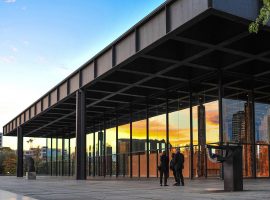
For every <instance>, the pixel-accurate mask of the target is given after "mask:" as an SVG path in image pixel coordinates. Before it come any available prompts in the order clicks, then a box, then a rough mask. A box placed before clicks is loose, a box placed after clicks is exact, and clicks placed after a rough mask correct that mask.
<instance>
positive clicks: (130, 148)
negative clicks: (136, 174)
mask: <svg viewBox="0 0 270 200" xmlns="http://www.w3.org/2000/svg"><path fill="white" fill-rule="evenodd" d="M132 118H133V116H132V105H131V106H130V118H129V134H130V137H129V165H130V166H129V171H130V173H129V174H130V178H132V176H133V175H132Z"/></svg>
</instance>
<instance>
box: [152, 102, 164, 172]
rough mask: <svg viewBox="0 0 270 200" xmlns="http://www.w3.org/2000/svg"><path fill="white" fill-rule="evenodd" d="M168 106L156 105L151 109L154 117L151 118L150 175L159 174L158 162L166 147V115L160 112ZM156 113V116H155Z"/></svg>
mask: <svg viewBox="0 0 270 200" xmlns="http://www.w3.org/2000/svg"><path fill="white" fill-rule="evenodd" d="M165 111H166V108H164V107H155V108H153V109H152V110H151V114H152V115H154V117H151V118H149V145H150V148H149V149H150V154H149V165H150V166H149V176H150V177H156V176H158V169H157V166H158V163H159V158H160V156H161V154H162V151H165V148H166V115H165V114H161V115H158V114H159V113H165ZM155 115H156V116H155Z"/></svg>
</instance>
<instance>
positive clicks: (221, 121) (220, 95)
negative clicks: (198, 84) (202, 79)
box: [218, 70, 224, 144]
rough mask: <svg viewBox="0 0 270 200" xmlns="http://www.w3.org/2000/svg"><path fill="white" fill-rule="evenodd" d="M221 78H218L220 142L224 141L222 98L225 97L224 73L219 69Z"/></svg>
mask: <svg viewBox="0 0 270 200" xmlns="http://www.w3.org/2000/svg"><path fill="white" fill-rule="evenodd" d="M218 78H219V80H218V118H219V142H220V143H221V144H222V143H223V109H222V106H223V104H222V103H223V102H222V98H223V95H224V94H223V93H224V91H223V81H222V79H223V75H222V71H221V70H219V76H218Z"/></svg>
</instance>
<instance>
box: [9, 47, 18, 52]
mask: <svg viewBox="0 0 270 200" xmlns="http://www.w3.org/2000/svg"><path fill="white" fill-rule="evenodd" d="M10 49H11V51H13V52H18V49H17V48H16V47H10Z"/></svg>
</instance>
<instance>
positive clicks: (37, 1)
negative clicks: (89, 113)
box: [0, 0, 164, 146]
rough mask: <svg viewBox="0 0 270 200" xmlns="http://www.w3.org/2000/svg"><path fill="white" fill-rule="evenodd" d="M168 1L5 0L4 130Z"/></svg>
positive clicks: (0, 78)
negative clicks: (31, 106)
mask: <svg viewBox="0 0 270 200" xmlns="http://www.w3.org/2000/svg"><path fill="white" fill-rule="evenodd" d="M163 2H164V0H0V38H1V40H0V41H1V42H0V89H1V93H0V94H1V96H0V127H1V130H2V127H3V125H5V124H6V123H7V122H8V121H10V120H11V119H12V118H13V117H15V116H16V115H17V114H19V113H20V112H21V111H23V110H24V109H25V108H26V107H27V106H29V105H30V104H31V103H33V102H34V101H35V100H36V99H38V98H39V97H40V96H41V95H43V94H45V93H46V92H47V91H48V90H49V89H50V88H52V87H53V86H55V85H56V84H57V83H58V82H60V81H61V80H62V79H64V78H65V77H66V76H67V75H69V74H70V73H71V72H73V71H74V70H75V69H77V68H78V67H80V66H81V65H82V64H83V63H85V62H86V61H87V60H89V59H90V58H91V57H93V56H94V55H95V54H96V53H98V52H99V51H100V50H102V49H103V48H104V47H105V46H107V45H108V44H109V43H111V42H112V41H113V40H115V39H116V38H117V37H119V36H120V35H121V34H123V33H124V32H125V31H126V30H128V29H129V28H130V27H131V26H133V25H134V24H135V23H137V22H138V21H139V20H140V19H142V18H143V17H144V16H146V15H147V14H149V13H150V12H151V11H152V10H154V9H155V8H156V7H158V6H159V5H160V4H161V3H163ZM11 141H12V139H10V138H4V145H6V146H11Z"/></svg>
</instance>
